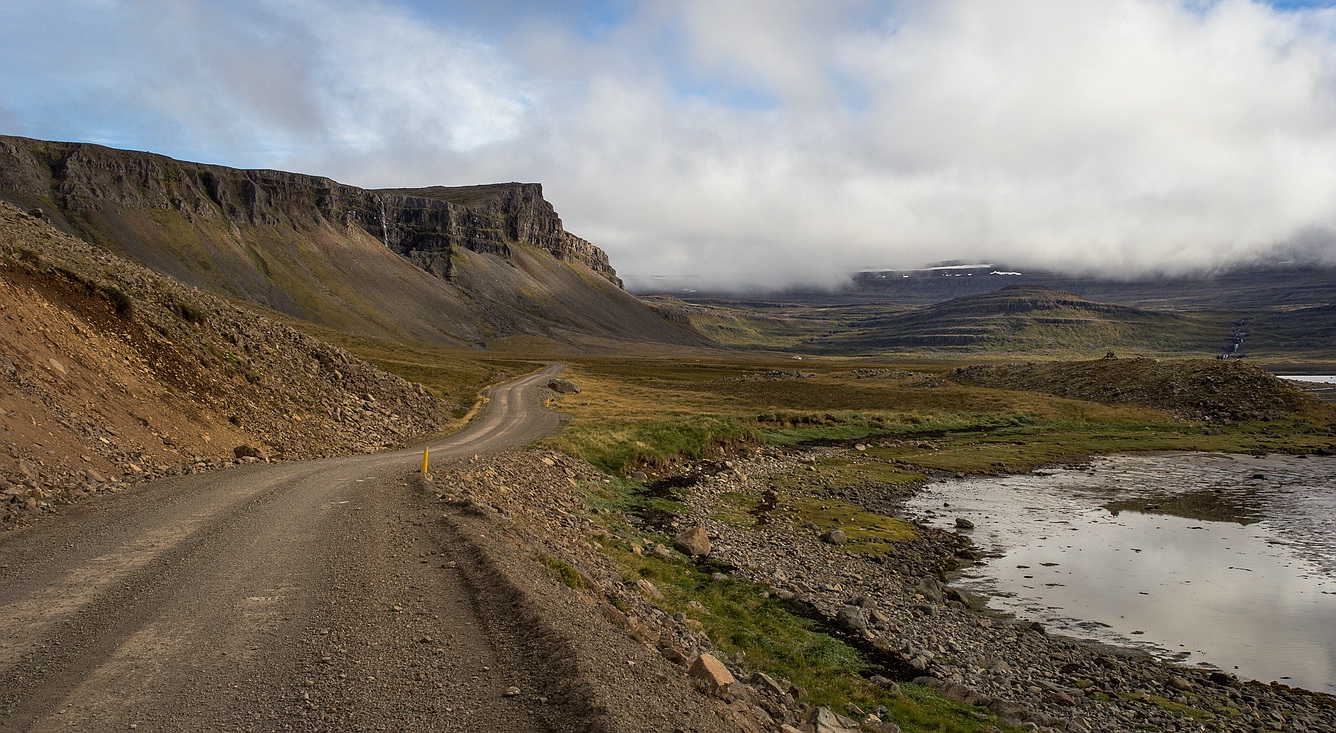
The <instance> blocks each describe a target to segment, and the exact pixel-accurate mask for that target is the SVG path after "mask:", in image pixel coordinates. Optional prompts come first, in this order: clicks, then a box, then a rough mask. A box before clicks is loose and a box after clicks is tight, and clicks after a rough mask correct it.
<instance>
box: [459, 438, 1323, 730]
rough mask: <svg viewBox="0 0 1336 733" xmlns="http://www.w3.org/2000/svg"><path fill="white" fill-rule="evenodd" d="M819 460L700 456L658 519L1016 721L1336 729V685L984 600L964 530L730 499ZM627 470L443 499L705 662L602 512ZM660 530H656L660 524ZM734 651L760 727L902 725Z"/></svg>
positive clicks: (518, 464) (732, 699) (496, 476)
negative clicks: (818, 700)
mask: <svg viewBox="0 0 1336 733" xmlns="http://www.w3.org/2000/svg"><path fill="white" fill-rule="evenodd" d="M821 450H826V451H829V450H835V449H821ZM811 458H812V456H810V455H805V454H802V453H799V454H790V453H781V452H778V451H769V450H767V451H763V452H761V453H760V454H758V455H754V456H752V457H748V458H739V459H733V460H729V461H718V462H711V463H707V464H699V465H696V466H694V467H692V469H691V470H690V471H689V473H690V474H691V480H690V481H677V482H675V483H677V484H683V483H687V484H689V485H687V486H679V487H678V488H677V489H676V495H675V496H674V498H675V499H676V500H677V501H679V502H681V503H683V504H685V505H686V506H687V507H688V510H687V511H685V512H683V513H680V514H678V515H677V516H674V517H664V516H658V517H656V518H654V521H653V522H651V524H653V523H655V522H657V523H658V528H659V529H660V530H661V531H664V532H667V533H668V535H669V536H671V535H672V534H674V533H677V532H681V531H683V530H687V529H689V528H693V527H703V528H704V529H705V533H706V535H707V536H708V539H709V545H710V549H709V553H708V554H709V567H710V568H711V569H712V571H713V572H716V573H717V572H718V571H719V569H721V568H722V569H724V570H727V571H728V573H731V574H732V575H733V576H735V577H738V578H741V579H746V580H749V581H753V582H755V583H759V584H761V585H762V586H766V587H768V588H769V589H771V590H770V591H768V592H772V593H774V594H775V595H778V596H780V597H782V598H789V599H792V600H794V601H796V602H798V603H800V604H801V605H802V606H803V607H804V608H806V609H808V611H809V613H810V615H811V616H812V617H813V618H817V619H819V620H820V621H821V623H822V624H823V625H824V627H825V628H826V629H827V630H829V631H830V632H831V633H832V634H835V635H837V636H839V637H840V638H842V639H844V640H845V641H847V642H849V643H851V644H853V645H855V646H857V647H858V648H860V649H862V650H863V651H864V652H865V653H866V654H867V655H868V656H869V658H871V659H873V660H874V661H875V663H876V664H878V665H880V667H881V672H880V675H879V676H878V677H874V678H873V681H874V682H878V683H880V684H883V685H885V686H887V687H888V688H894V687H895V685H896V684H897V683H904V682H914V683H916V684H918V685H923V686H926V687H931V688H934V689H936V690H938V691H939V692H940V693H941V694H942V695H943V696H945V697H947V698H949V699H952V700H956V701H959V702H963V703H965V704H968V705H974V706H978V708H979V711H980V714H986V713H991V714H992V715H995V716H997V718H998V719H999V720H1000V721H1002V722H1003V723H1005V724H1010V725H1015V726H1018V727H1024V728H1030V729H1036V730H1052V731H1073V732H1082V731H1144V730H1162V731H1205V730H1211V731H1249V732H1253V731H1299V732H1303V731H1314V732H1315V731H1325V730H1336V700H1333V699H1332V698H1331V697H1329V696H1326V695H1322V694H1319V693H1314V692H1310V691H1307V690H1301V689H1295V688H1289V687H1285V686H1283V685H1276V684H1272V685H1266V684H1262V683H1258V682H1252V681H1243V680H1238V679H1236V678H1234V677H1232V676H1230V675H1226V674H1223V673H1221V672H1218V671H1210V670H1204V669H1196V668H1180V667H1175V666H1172V665H1169V664H1167V663H1164V662H1161V661H1158V660H1156V659H1154V658H1152V657H1149V656H1147V655H1145V654H1143V653H1139V652H1135V651H1129V650H1122V649H1116V648H1110V647H1103V646H1098V645H1094V644H1090V643H1087V642H1082V641H1077V640H1073V639H1069V638H1065V637H1061V636H1057V635H1050V634H1048V633H1045V631H1044V629H1043V628H1042V627H1041V626H1039V625H1038V624H1035V623H1031V622H1028V621H1026V620H1024V619H1014V618H1003V617H999V616H997V615H996V614H992V613H987V612H982V611H980V610H978V609H976V608H974V607H972V606H971V605H970V604H969V603H968V602H967V601H966V599H964V598H963V597H961V596H959V595H958V594H956V593H955V592H954V591H952V590H951V589H949V588H946V587H944V586H943V584H942V583H941V572H942V571H943V570H944V569H946V568H947V567H950V566H951V565H952V564H953V563H954V562H955V561H956V560H957V559H958V557H959V555H960V554H962V550H965V549H966V544H967V543H966V542H965V541H964V540H963V539H962V538H961V537H960V536H959V535H958V534H957V533H952V532H943V531H941V530H934V529H931V528H928V527H922V526H919V527H917V528H916V529H917V538H916V539H914V540H912V541H910V542H906V543H904V544H903V545H899V546H897V547H896V548H895V550H894V551H892V552H887V553H875V554H874V553H862V552H856V551H853V549H854V548H851V547H850V546H849V545H847V544H835V543H832V542H831V541H830V540H831V538H830V537H826V538H825V540H823V538H822V535H828V534H829V533H828V532H818V531H817V529H819V528H814V527H812V526H810V525H808V526H804V525H802V524H795V523H792V522H781V521H775V522H769V523H758V524H755V525H754V526H750V527H744V526H742V523H739V522H737V521H730V520H728V519H725V518H723V517H724V516H726V515H722V514H721V513H720V512H719V507H720V505H721V503H725V502H727V501H729V500H735V499H736V497H738V496H739V495H749V494H754V495H756V496H758V497H760V498H762V500H764V495H765V492H767V491H769V490H770V488H769V483H768V477H770V476H772V475H774V474H777V473H786V472H795V471H801V470H802V469H803V466H804V464H805V463H806V462H807V461H809V460H811ZM637 478H645V479H651V478H652V477H649V476H644V477H641V476H637ZM609 482H611V479H610V478H609V477H607V476H604V475H602V474H600V473H599V472H598V471H597V470H595V469H594V468H593V467H591V466H589V465H587V464H584V463H583V462H581V461H577V460H575V459H572V458H570V457H568V456H564V455H561V454H556V453H540V452H536V451H528V452H519V453H515V454H506V455H502V456H495V457H481V458H476V459H475V460H474V461H473V462H471V463H469V464H467V465H466V466H465V467H464V468H462V469H461V470H460V471H459V473H458V474H457V475H452V476H451V481H450V486H449V488H444V487H442V493H441V494H440V498H441V499H442V501H447V502H451V503H454V504H456V505H462V506H469V507H486V508H488V509H489V510H490V511H491V512H493V513H496V514H498V515H502V516H504V517H505V518H506V520H507V523H508V524H511V525H513V526H515V527H517V528H519V529H520V530H521V531H523V532H524V534H525V535H527V536H528V537H529V544H530V546H531V547H534V548H535V550H536V552H538V553H539V554H541V555H543V556H546V557H548V558H560V560H561V561H562V562H566V563H569V564H570V565H571V566H572V567H574V568H576V569H578V572H579V573H580V576H581V579H582V582H581V583H580V585H581V587H582V590H581V592H583V593H586V594H591V595H592V596H593V598H592V600H595V601H601V602H605V603H609V604H612V605H614V606H615V607H616V608H618V609H620V610H621V613H623V614H624V616H625V620H624V621H623V626H624V627H625V628H626V629H627V631H628V633H630V634H632V635H633V636H634V637H635V638H637V639H639V640H641V641H644V642H645V643H647V644H650V645H652V646H654V647H655V648H657V649H659V650H660V651H661V653H663V655H664V656H665V657H667V658H668V659H669V660H671V661H676V662H678V663H680V664H682V665H683V667H684V669H683V674H690V669H691V667H690V665H692V663H693V662H694V661H696V660H698V659H699V658H700V655H702V654H710V653H711V652H714V647H713V645H712V643H711V641H710V640H709V638H708V637H707V636H706V635H704V634H703V633H701V632H700V631H699V630H698V629H696V628H695V627H693V626H692V625H691V624H690V623H689V619H686V618H682V617H681V615H680V614H678V615H676V616H675V615H671V614H668V613H667V612H665V611H664V610H663V609H662V608H660V607H659V606H658V605H656V603H655V600H656V599H655V597H654V596H655V590H654V589H653V586H652V585H650V586H649V587H648V588H647V587H646V584H645V583H643V582H639V581H634V580H631V579H627V578H623V577H622V576H621V575H620V574H619V573H618V571H617V569H616V568H615V567H614V566H613V564H612V562H611V561H610V560H609V559H608V557H607V556H606V554H605V553H603V552H601V551H600V549H601V547H600V542H604V541H614V540H618V539H621V538H617V537H614V536H613V535H612V534H611V533H609V532H608V531H606V530H605V529H603V528H602V523H600V522H596V521H594V520H593V519H591V515H590V513H589V511H588V504H587V502H586V498H587V496H588V495H589V494H590V493H591V492H594V491H598V490H599V489H600V487H604V486H606V485H607V484H608V483H609ZM603 511H607V510H603ZM594 516H595V518H596V516H597V515H596V513H595V515H594ZM629 521H631V522H632V523H634V522H635V521H637V520H635V518H634V517H631V518H629ZM639 521H641V522H642V523H643V522H644V521H645V520H643V519H641V520H639ZM653 530H654V527H650V528H649V532H650V533H651V534H645V535H642V537H645V536H653V534H652V532H653ZM660 536H662V535H660ZM642 542H643V541H642ZM665 544H666V543H663V542H660V543H657V544H656V543H652V542H643V551H644V552H647V553H648V552H653V553H655V554H662V555H663V556H664V557H672V558H675V559H676V560H679V561H681V562H688V561H689V558H688V557H687V556H685V555H683V554H681V552H680V551H677V550H670V549H668V548H667V547H666V546H665ZM637 546H639V545H637ZM725 577H726V576H725V575H720V576H718V578H719V579H720V580H723V579H725ZM716 653H717V654H718V656H719V658H720V659H721V661H722V662H723V663H724V664H725V665H727V668H728V671H729V672H730V674H731V677H733V678H735V679H736V680H741V682H735V683H734V684H733V685H732V686H731V687H729V688H728V689H727V690H724V691H723V694H722V696H723V697H724V698H725V700H726V701H727V702H728V704H729V705H730V706H731V707H732V708H733V709H734V710H735V713H736V716H737V717H738V720H745V721H748V722H747V724H746V725H747V726H753V727H754V729H759V730H776V729H781V726H789V727H791V728H799V729H801V728H804V727H805V729H807V730H814V731H830V730H841V729H842V728H840V727H838V726H840V725H851V724H853V723H852V721H853V720H859V721H860V722H861V725H862V727H863V729H865V730H896V727H895V726H894V724H893V723H891V722H889V721H883V720H882V719H881V718H880V717H879V716H878V715H877V713H878V712H884V711H876V710H873V711H861V710H856V709H850V710H840V711H834V712H830V711H824V712H823V710H816V709H814V708H812V706H811V705H809V704H808V703H806V702H804V701H803V700H802V699H801V695H798V694H795V692H798V691H795V690H792V689H789V688H787V687H786V683H783V681H779V682H776V681H775V680H773V679H770V678H769V677H766V676H764V675H759V676H758V675H757V674H754V671H753V670H750V669H748V667H747V664H746V660H745V659H735V658H730V657H729V656H728V655H727V654H724V653H722V652H716ZM699 666H700V665H697V667H699ZM709 686H710V685H709V684H708V683H707V684H705V687H709ZM827 712H830V715H827ZM835 712H837V713H839V714H841V715H840V716H834V713H835ZM822 716H826V717H822ZM839 717H843V718H844V720H845V721H846V722H845V723H839V722H838V718H839ZM818 718H820V719H821V720H818ZM822 720H825V721H826V723H822V722H821V721H822ZM831 721H834V722H831ZM740 725H741V724H740ZM823 725H824V726H825V727H822V726H823ZM743 727H744V728H746V726H743ZM846 729H848V730H854V729H856V728H846Z"/></svg>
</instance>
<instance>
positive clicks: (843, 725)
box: [807, 706, 862, 733]
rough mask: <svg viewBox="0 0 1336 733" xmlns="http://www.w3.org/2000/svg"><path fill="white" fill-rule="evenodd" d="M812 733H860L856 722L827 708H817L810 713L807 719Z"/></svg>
mask: <svg viewBox="0 0 1336 733" xmlns="http://www.w3.org/2000/svg"><path fill="white" fill-rule="evenodd" d="M807 724H808V725H809V726H811V728H812V731H813V733H861V730H862V729H861V728H859V726H858V721H856V720H853V719H851V718H846V717H844V716H843V715H840V714H839V713H837V712H835V711H834V710H831V709H830V708H828V707H824V706H823V707H819V708H817V709H816V710H813V711H812V716H811V717H810V718H808V719H807Z"/></svg>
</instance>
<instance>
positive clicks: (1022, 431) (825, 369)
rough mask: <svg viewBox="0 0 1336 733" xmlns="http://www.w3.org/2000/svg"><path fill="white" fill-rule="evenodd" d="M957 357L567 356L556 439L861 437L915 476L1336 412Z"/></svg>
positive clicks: (1242, 431)
mask: <svg viewBox="0 0 1336 733" xmlns="http://www.w3.org/2000/svg"><path fill="white" fill-rule="evenodd" d="M954 367H955V363H952V362H949V361H927V360H925V361H901V362H889V363H875V364H873V363H868V362H865V361H852V360H824V361H819V362H816V361H802V362H796V361H790V360H782V361H780V360H777V361H773V362H765V361H758V360H754V359H748V360H735V359H728V358H719V359H706V358H701V359H698V360H692V361H680V360H678V361H669V360H653V359H622V358H597V359H595V358H586V359H583V360H580V361H575V362H573V363H572V364H571V365H570V367H569V370H568V376H569V377H570V378H571V379H573V380H575V381H576V382H577V383H578V384H579V385H580V386H581V388H582V390H583V391H582V392H581V393H580V394H578V395H569V396H566V397H564V398H563V399H562V400H561V403H560V406H559V409H560V410H561V411H563V412H566V413H568V414H570V415H571V421H570V424H569V425H568V426H567V429H566V430H565V431H564V432H563V433H562V435H560V436H558V437H557V438H555V439H554V441H553V445H554V447H557V448H559V449H561V450H563V451H566V452H569V453H571V454H573V455H577V456H580V457H583V458H585V459H586V460H589V461H590V462H591V463H594V464H595V465H597V466H599V467H600V468H603V469H604V470H606V471H609V472H611V473H625V472H627V471H629V470H632V469H633V468H636V467H661V466H667V465H669V464H671V463H672V462H674V461H675V460H678V459H683V458H688V459H689V458H701V457H705V456H709V455H723V454H725V453H727V452H728V451H730V450H733V449H737V448H744V447H746V446H748V445H760V444H763V443H769V444H777V445H797V444H800V443H805V442H813V441H818V442H819V441H835V442H846V443H851V442H854V441H862V442H865V443H867V444H868V448H867V450H866V451H865V455H866V456H867V457H870V458H872V459H875V460H879V461H882V462H884V463H886V464H887V465H888V466H889V467H892V468H895V469H896V473H897V476H896V477H895V478H894V479H892V480H893V481H900V482H913V481H921V480H923V478H924V477H925V476H926V475H927V474H930V473H962V474H989V473H1009V472H1017V471H1028V470H1032V469H1034V468H1038V467H1040V466H1044V465H1049V464H1055V463H1063V462H1071V461H1079V460H1082V459H1084V458H1086V457H1088V456H1091V455H1095V454H1101V453H1113V452H1137V451H1170V450H1207V451H1227V452H1263V451H1264V452H1311V451H1313V450H1316V449H1318V448H1322V447H1325V446H1327V445H1329V444H1330V443H1331V440H1332V435H1331V429H1332V424H1333V420H1334V419H1336V418H1334V417H1333V411H1332V410H1331V409H1330V408H1329V407H1326V406H1322V405H1317V404H1315V405H1314V406H1313V409H1312V410H1311V411H1307V412H1303V413H1298V414H1295V415H1292V416H1290V417H1287V418H1284V419H1277V420H1271V421H1267V422H1257V423H1235V424H1205V423H1196V422H1187V421H1183V420H1178V419H1175V418H1174V416H1173V415H1171V414H1170V413H1168V412H1166V411H1164V410H1160V409H1155V408H1153V407H1147V406H1140V405H1126V404H1120V405H1107V404H1101V403H1097V402H1088V401H1083V400H1078V399H1071V398H1064V397H1057V396H1054V395H1048V394H1043V393H1039V392H1029V391H1020V390H1008V389H994V388H985V387H969V386H964V385H959V384H956V383H954V382H952V381H950V380H949V379H948V377H949V376H950V372H951V370H952V369H953V368H954ZM1221 399H1229V395H1221ZM822 471H823V472H824V473H829V474H838V473H839V472H840V469H839V468H838V467H835V466H826V467H823V468H822Z"/></svg>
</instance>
